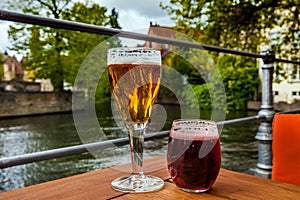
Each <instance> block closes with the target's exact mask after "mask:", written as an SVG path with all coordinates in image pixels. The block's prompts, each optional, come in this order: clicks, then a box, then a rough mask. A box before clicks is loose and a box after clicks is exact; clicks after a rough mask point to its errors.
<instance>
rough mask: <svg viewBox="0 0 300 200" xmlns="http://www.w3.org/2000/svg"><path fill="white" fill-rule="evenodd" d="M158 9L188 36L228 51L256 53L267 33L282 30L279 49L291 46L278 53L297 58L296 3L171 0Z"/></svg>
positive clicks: (298, 5) (298, 21)
mask: <svg viewBox="0 0 300 200" xmlns="http://www.w3.org/2000/svg"><path fill="white" fill-rule="evenodd" d="M161 7H162V8H163V9H165V10H167V11H168V13H169V15H170V16H171V18H172V19H173V20H174V21H175V22H176V25H177V27H178V28H180V29H185V30H186V33H187V34H189V35H190V36H196V35H197V34H195V33H199V32H200V37H197V38H195V39H197V40H198V41H199V42H201V43H205V44H211V45H216V46H221V47H226V48H231V49H239V50H243V51H251V52H257V50H258V49H257V48H258V45H260V44H262V43H268V40H267V38H266V36H267V35H266V33H267V31H269V30H270V29H273V28H274V27H276V26H278V27H281V28H282V41H281V45H280V46H281V47H283V46H289V47H290V48H281V52H282V53H283V51H284V53H287V52H289V53H292V54H293V55H298V56H299V52H300V50H299V29H300V18H299V13H300V2H299V1H298V0H288V1H287V0H279V1H270V0H241V1H236V0H226V1H218V0H170V2H169V4H167V5H162V4H161ZM295 42H296V43H298V47H297V48H294V45H293V44H295ZM294 59H296V57H294Z"/></svg>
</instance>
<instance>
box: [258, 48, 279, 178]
mask: <svg viewBox="0 0 300 200" xmlns="http://www.w3.org/2000/svg"><path fill="white" fill-rule="evenodd" d="M261 55H263V56H264V57H263V62H264V64H263V65H262V67H261V69H262V80H261V82H262V83H261V84H262V99H261V110H260V111H259V112H258V115H259V116H261V115H262V116H265V119H264V120H262V121H261V123H260V125H259V128H258V132H257V134H256V136H255V138H256V139H257V140H258V163H257V165H256V169H255V175H256V176H261V177H265V178H271V174H272V120H273V116H274V113H275V112H274V110H273V90H272V83H273V71H274V66H273V62H274V60H275V54H274V51H272V50H269V49H268V50H265V51H262V52H261Z"/></svg>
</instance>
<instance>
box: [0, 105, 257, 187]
mask: <svg viewBox="0 0 300 200" xmlns="http://www.w3.org/2000/svg"><path fill="white" fill-rule="evenodd" d="M102 106H103V107H102ZM107 107H109V106H108V105H107V104H102V105H98V106H97V116H98V120H99V121H100V122H101V127H102V128H103V132H104V134H105V137H106V138H107V139H114V138H120V137H126V133H125V132H124V130H122V128H120V127H117V126H116V121H115V120H116V119H115V118H114V117H113V116H112V114H111V111H110V110H107ZM104 108H106V109H104ZM157 109H158V110H157V112H158V113H160V114H161V116H162V118H163V117H165V118H166V119H167V121H166V123H165V124H164V126H163V129H164V130H167V129H169V128H170V127H171V123H172V121H173V120H174V119H177V118H180V114H181V113H180V112H181V111H180V109H179V108H178V107H177V106H172V105H169V106H164V108H163V109H162V107H157ZM154 112H155V111H154ZM162 112H166V113H165V115H163V114H162ZM189 112H190V114H191V117H192V116H194V114H195V113H193V110H192V109H191V110H190V111H189ZM252 114H253V113H229V114H228V115H227V117H228V118H236V117H242V116H246V115H252ZM254 114H255V113H254ZM201 118H203V119H209V118H210V112H209V111H203V112H201ZM161 120H162V119H159V120H154V119H153V120H152V125H151V126H150V127H149V129H150V130H149V132H151V131H156V130H157V128H159V129H160V128H162V127H159V126H161ZM86 124H87V125H86V134H92V133H93V131H94V130H93V129H92V128H90V127H89V126H88V120H87V121H86ZM257 127H258V124H257V123H246V124H240V125H233V126H227V127H224V128H223V130H222V134H221V146H222V156H223V158H222V167H224V168H227V169H232V170H236V171H244V170H248V169H249V168H254V167H255V164H256V162H257V143H256V141H255V140H254V136H255V134H256V132H257ZM167 143H168V140H167V138H164V139H161V140H153V141H148V142H146V144H145V157H146V158H147V157H151V156H157V155H158V156H165V155H166V150H167ZM80 144H82V141H81V140H80V138H79V136H78V134H77V131H76V128H75V125H74V121H73V116H72V114H58V115H44V116H35V117H24V118H14V119H5V120H0V155H1V157H9V156H15V155H22V154H26V153H32V152H37V151H43V150H49V149H55V148H60V147H66V146H72V145H80ZM127 162H130V157H129V147H128V145H126V146H123V147H118V148H110V149H106V150H102V151H99V152H98V153H97V158H95V157H94V156H92V155H91V154H90V153H84V154H80V155H75V156H69V157H64V158H57V159H52V160H48V161H42V162H37V163H31V164H26V165H20V166H15V167H10V168H5V169H0V191H7V190H12V189H17V188H21V187H26V186H29V185H34V184H37V183H42V182H46V181H50V180H55V179H58V178H62V177H66V176H71V175H75V174H80V173H84V172H87V171H91V170H96V169H102V168H106V167H111V166H114V165H118V164H122V163H127Z"/></svg>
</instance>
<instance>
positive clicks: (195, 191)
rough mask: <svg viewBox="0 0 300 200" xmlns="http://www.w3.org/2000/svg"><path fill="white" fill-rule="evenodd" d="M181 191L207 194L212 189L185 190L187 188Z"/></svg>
mask: <svg viewBox="0 0 300 200" xmlns="http://www.w3.org/2000/svg"><path fill="white" fill-rule="evenodd" d="M180 189H181V190H183V191H185V192H190V193H203V192H207V191H208V190H209V189H210V188H207V189H201V190H195V189H185V188H180Z"/></svg>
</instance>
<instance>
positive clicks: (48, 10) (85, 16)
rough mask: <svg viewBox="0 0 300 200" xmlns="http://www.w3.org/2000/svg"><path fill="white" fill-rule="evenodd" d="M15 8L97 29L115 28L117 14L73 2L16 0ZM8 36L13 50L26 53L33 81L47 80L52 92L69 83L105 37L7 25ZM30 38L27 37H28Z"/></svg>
mask: <svg viewBox="0 0 300 200" xmlns="http://www.w3.org/2000/svg"><path fill="white" fill-rule="evenodd" d="M14 4H17V5H21V6H22V5H26V7H21V8H20V9H21V10H22V11H23V12H25V13H32V14H38V15H44V16H47V17H51V18H55V19H66V20H72V21H77V22H84V23H89V24H94V25H100V26H109V25H110V26H111V27H119V24H118V21H117V17H118V14H117V12H115V10H114V12H113V13H112V14H111V15H108V14H106V13H107V9H106V8H105V7H101V6H99V5H97V4H94V3H91V2H87V3H74V2H73V1H70V0H37V1H33V0H19V1H18V2H14ZM9 35H10V37H11V39H12V41H13V46H14V50H18V51H21V52H24V51H27V55H26V58H27V59H26V63H25V66H26V69H27V70H34V71H35V72H36V78H50V79H51V82H52V84H53V86H54V89H55V91H62V90H63V82H64V81H68V82H70V83H73V80H74V78H75V76H76V70H78V68H79V66H80V63H81V62H82V61H83V59H84V58H85V56H87V54H88V53H89V51H91V50H92V49H93V48H94V47H95V46H96V45H97V44H98V42H100V41H103V40H105V39H106V38H107V37H106V36H100V35H96V34H87V33H78V32H75V31H67V30H62V29H54V28H49V27H41V26H32V25H26V24H25V25H24V24H22V25H20V24H19V25H16V26H11V27H10V30H9ZM28 35H30V37H28Z"/></svg>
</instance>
